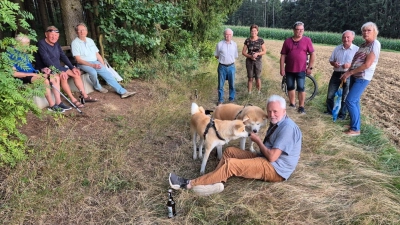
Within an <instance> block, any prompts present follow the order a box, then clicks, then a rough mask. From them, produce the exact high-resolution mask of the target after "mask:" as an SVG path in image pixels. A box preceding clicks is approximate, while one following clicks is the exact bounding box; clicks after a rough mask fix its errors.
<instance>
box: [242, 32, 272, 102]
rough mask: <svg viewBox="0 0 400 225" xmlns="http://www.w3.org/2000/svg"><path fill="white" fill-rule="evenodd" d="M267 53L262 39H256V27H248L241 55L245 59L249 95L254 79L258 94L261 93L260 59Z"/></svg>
mask: <svg viewBox="0 0 400 225" xmlns="http://www.w3.org/2000/svg"><path fill="white" fill-rule="evenodd" d="M266 52H267V50H266V48H265V43H264V40H263V39H262V38H259V37H258V26H257V25H255V24H253V25H251V26H250V37H249V38H247V39H246V40H245V41H244V45H243V50H242V54H243V55H244V56H245V57H246V69H247V78H248V81H247V89H248V91H249V94H251V90H252V87H253V78H256V87H257V89H258V94H260V93H261V79H260V78H261V69H262V62H261V57H262V55H264V54H265V53H266Z"/></svg>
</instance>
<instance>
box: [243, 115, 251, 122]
mask: <svg viewBox="0 0 400 225" xmlns="http://www.w3.org/2000/svg"><path fill="white" fill-rule="evenodd" d="M249 119H250V117H248V116H247V115H246V116H244V117H243V120H242V121H243V123H244V122H246V121H247V120H249Z"/></svg>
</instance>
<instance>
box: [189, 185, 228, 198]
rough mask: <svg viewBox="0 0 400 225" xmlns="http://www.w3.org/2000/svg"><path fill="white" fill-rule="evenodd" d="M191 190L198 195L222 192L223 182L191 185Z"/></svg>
mask: <svg viewBox="0 0 400 225" xmlns="http://www.w3.org/2000/svg"><path fill="white" fill-rule="evenodd" d="M192 190H193V191H194V193H196V194H197V195H199V196H208V195H212V194H217V193H220V192H222V191H223V190H224V184H223V183H215V184H209V185H196V186H193V187H192Z"/></svg>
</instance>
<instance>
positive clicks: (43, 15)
mask: <svg viewBox="0 0 400 225" xmlns="http://www.w3.org/2000/svg"><path fill="white" fill-rule="evenodd" d="M37 5H38V8H39V15H40V19H39V18H36V19H39V21H40V20H41V23H40V24H42V28H43V30H45V29H46V28H47V27H48V26H49V18H48V17H47V10H46V3H45V1H44V0H37Z"/></svg>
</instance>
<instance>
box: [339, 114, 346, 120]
mask: <svg viewBox="0 0 400 225" xmlns="http://www.w3.org/2000/svg"><path fill="white" fill-rule="evenodd" d="M337 119H338V120H345V119H346V116H345V115H339V116H338V118H337Z"/></svg>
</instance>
